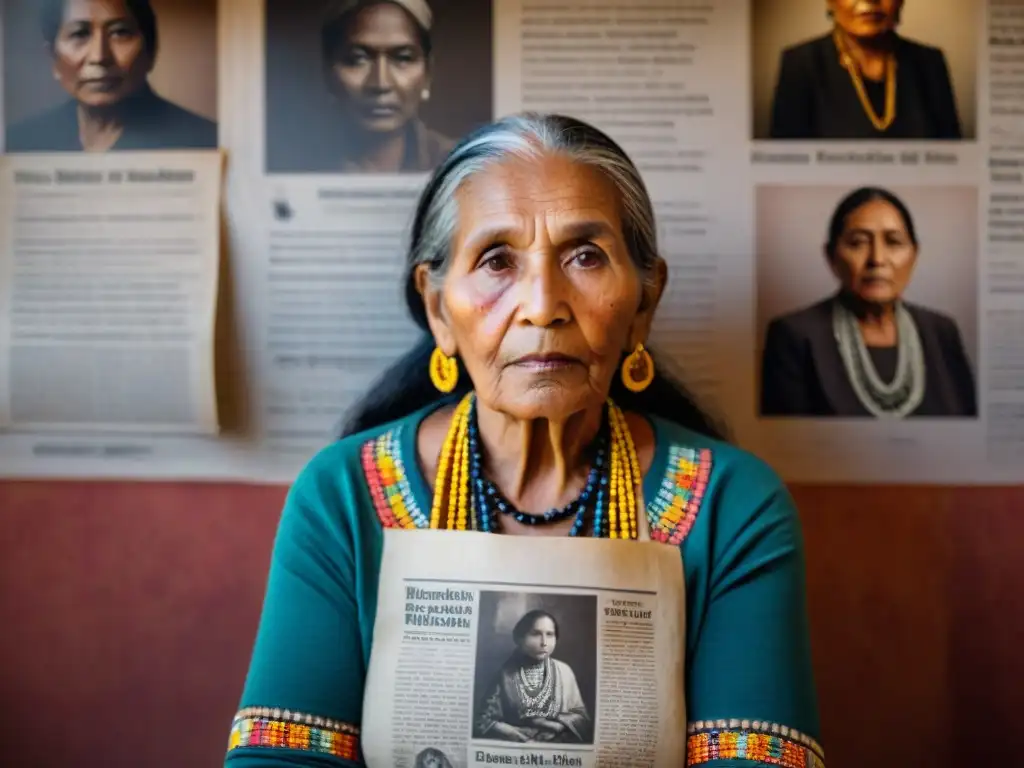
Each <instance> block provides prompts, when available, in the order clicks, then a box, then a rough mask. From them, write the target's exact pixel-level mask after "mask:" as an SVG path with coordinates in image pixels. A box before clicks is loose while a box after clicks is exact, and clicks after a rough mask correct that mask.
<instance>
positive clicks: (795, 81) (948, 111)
mask: <svg viewBox="0 0 1024 768" xmlns="http://www.w3.org/2000/svg"><path fill="white" fill-rule="evenodd" d="M895 51H896V117H895V120H894V121H893V123H892V125H890V126H889V128H888V129H887V130H886V131H884V132H879V131H878V130H877V129H876V128H875V126H874V124H873V123H872V122H871V120H870V118H869V117H868V116H867V114H866V113H865V111H864V107H863V105H862V104H861V102H860V98H859V97H858V95H857V90H856V88H855V87H854V85H853V81H852V80H851V79H850V73H849V72H847V70H846V69H845V68H844V67H843V65H842V64H841V63H840V61H839V51H838V50H837V48H836V43H835V40H834V39H833V37H832V35H831V33H830V34H827V35H824V36H822V37H818V38H815V39H813V40H810V41H809V42H805V43H802V44H800V45H796V46H793V47H791V48H787V49H786V50H785V51H783V53H782V60H781V63H780V66H779V77H778V81H777V83H776V86H775V95H774V98H773V101H772V119H771V133H770V136H771V138H773V139H880V138H881V139H960V138H962V133H961V127H960V119H959V116H958V114H957V107H956V98H955V96H954V94H953V84H952V80H951V78H950V74H949V67H948V66H947V64H946V57H945V55H944V54H943V53H942V51H941V50H940V49H939V48H933V47H931V46H928V45H922V44H920V43H915V42H913V41H911V40H907V39H905V38H902V37H900V38H897V40H896V49H895ZM864 87H865V90H866V91H867V94H868V96H869V98H870V100H871V103H872V105H873V107H874V110H875V112H876V114H879V115H881V114H883V113H884V111H885V83H884V82H881V83H876V82H873V81H871V80H865V81H864Z"/></svg>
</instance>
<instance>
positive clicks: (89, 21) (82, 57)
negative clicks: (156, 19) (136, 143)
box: [52, 0, 153, 107]
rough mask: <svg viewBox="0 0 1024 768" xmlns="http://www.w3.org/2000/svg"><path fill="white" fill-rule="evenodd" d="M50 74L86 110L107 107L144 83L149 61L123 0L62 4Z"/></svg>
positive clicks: (72, 1)
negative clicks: (61, 17) (62, 11)
mask: <svg viewBox="0 0 1024 768" xmlns="http://www.w3.org/2000/svg"><path fill="white" fill-rule="evenodd" d="M52 54H53V75H54V77H55V78H56V79H57V81H58V82H59V83H60V84H61V86H62V87H63V88H64V90H65V91H67V92H68V93H69V94H71V96H73V97H74V98H75V99H77V100H78V102H79V103H81V104H84V105H85V106H87V107H109V106H112V105H114V104H117V103H118V102H120V101H121V100H122V99H124V98H126V97H127V96H130V95H131V94H133V93H135V92H136V91H138V90H139V89H140V88H141V87H142V86H143V85H145V83H146V78H147V76H148V75H149V71H150V69H152V66H153V59H152V56H150V54H149V51H147V50H146V41H145V40H144V38H143V37H142V33H141V32H140V31H139V25H138V23H137V22H136V20H135V18H134V17H133V16H132V14H131V12H130V11H129V10H128V8H127V7H126V6H125V3H124V0H67V2H66V3H65V4H64V20H63V22H62V24H61V26H60V29H59V30H58V31H57V37H56V39H55V40H54V43H53V50H52Z"/></svg>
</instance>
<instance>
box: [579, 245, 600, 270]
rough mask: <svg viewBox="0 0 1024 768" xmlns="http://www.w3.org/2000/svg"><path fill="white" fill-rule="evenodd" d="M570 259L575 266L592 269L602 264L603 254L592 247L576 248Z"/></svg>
mask: <svg viewBox="0 0 1024 768" xmlns="http://www.w3.org/2000/svg"><path fill="white" fill-rule="evenodd" d="M572 258H573V261H575V262H576V264H577V266H580V267H583V269H592V268H594V267H598V266H600V265H601V264H603V263H604V253H602V252H601V251H600V250H599V249H597V248H594V247H590V248H577V249H576V251H575V252H574V253H573V256H572Z"/></svg>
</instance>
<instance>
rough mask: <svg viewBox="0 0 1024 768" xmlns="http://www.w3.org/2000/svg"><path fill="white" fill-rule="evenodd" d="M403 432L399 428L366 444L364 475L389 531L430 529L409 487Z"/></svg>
mask: <svg viewBox="0 0 1024 768" xmlns="http://www.w3.org/2000/svg"><path fill="white" fill-rule="evenodd" d="M401 430H402V428H401V427H399V428H398V429H396V430H392V431H388V432H385V433H384V434H383V435H380V436H379V437H377V438H376V439H374V440H367V441H366V442H365V443H363V450H362V461H363V472H364V474H365V475H366V482H367V484H368V485H369V486H370V495H371V496H372V497H373V505H374V507H375V508H376V510H377V517H379V518H380V521H381V524H382V525H383V526H384V527H385V528H429V527H430V520H429V519H428V518H427V516H426V515H425V514H423V512H422V510H420V508H419V505H418V504H417V503H416V499H415V498H414V497H413V495H412V489H411V488H410V487H409V477H408V475H407V474H406V472H405V464H404V463H403V462H402V451H401V448H400V443H399V437H400V435H401Z"/></svg>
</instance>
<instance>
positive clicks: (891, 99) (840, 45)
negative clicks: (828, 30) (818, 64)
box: [832, 30, 896, 133]
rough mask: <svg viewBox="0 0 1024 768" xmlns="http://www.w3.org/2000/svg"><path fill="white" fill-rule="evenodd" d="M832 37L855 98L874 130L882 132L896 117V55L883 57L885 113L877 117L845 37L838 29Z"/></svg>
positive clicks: (887, 128)
mask: <svg viewBox="0 0 1024 768" xmlns="http://www.w3.org/2000/svg"><path fill="white" fill-rule="evenodd" d="M832 39H833V40H835V44H836V48H837V49H838V50H839V63H840V64H842V66H843V69H845V70H846V71H847V72H848V73H849V75H850V81H851V82H852V83H853V88H854V90H855V91H856V92H857V98H858V99H860V105H861V108H862V109H863V110H864V114H866V115H867V116H868V120H870V121H871V124H872V125H873V126H875V130H876V131H878V132H880V133H884V132H885V131H887V130H889V126H891V125H892V124H893V121H894V120H895V119H896V55H895V54H893V53H890V54H889V55H888V56H886V57H885V113H884V114H883V115H882V116H881V117H879V116H878V113H876V112H875V107H874V105H872V103H871V97H869V96H868V92H867V89H865V87H864V78H863V77H861V73H860V67H858V66H857V62H856V60H855V59H854V58H853V55H852V54H851V53H850V47H849V45H847V42H846V39H845V38H844V37H843V35H842V34H841V33H840V32H839V30H836V31H835V32H833V33H832Z"/></svg>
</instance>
